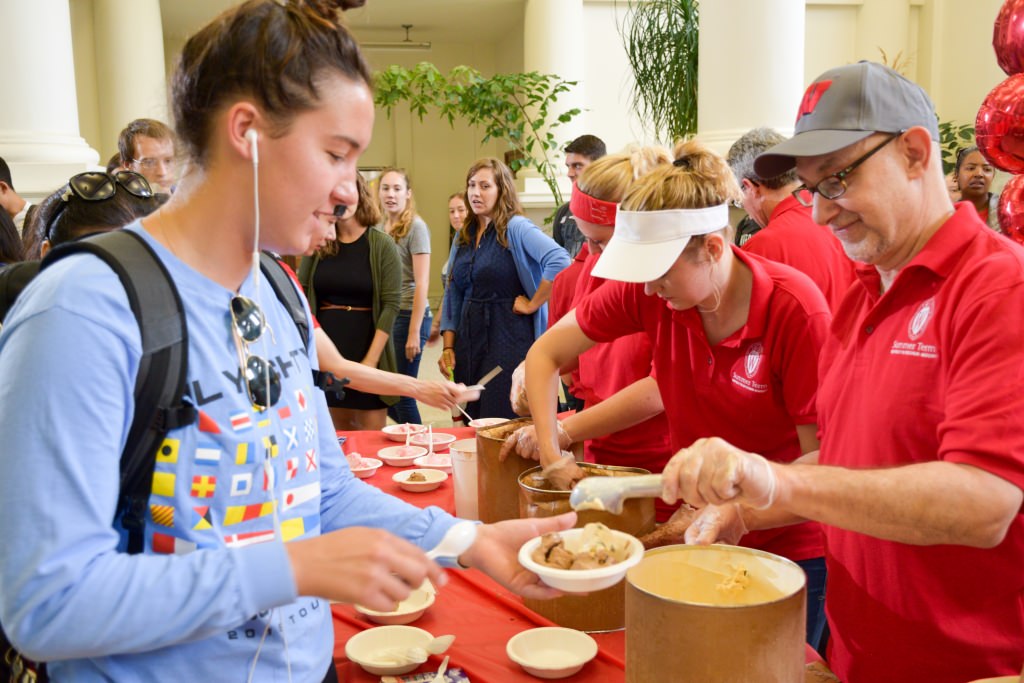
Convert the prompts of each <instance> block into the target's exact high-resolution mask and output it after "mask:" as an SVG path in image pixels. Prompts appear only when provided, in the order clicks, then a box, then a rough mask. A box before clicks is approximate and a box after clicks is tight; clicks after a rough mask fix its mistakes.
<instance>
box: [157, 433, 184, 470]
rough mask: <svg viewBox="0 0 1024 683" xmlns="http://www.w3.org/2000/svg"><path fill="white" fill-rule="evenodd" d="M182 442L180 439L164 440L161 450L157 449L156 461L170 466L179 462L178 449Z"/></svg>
mask: <svg viewBox="0 0 1024 683" xmlns="http://www.w3.org/2000/svg"><path fill="white" fill-rule="evenodd" d="M179 446H181V441H179V440H178V439H164V440H163V443H161V444H160V448H158V449H156V461H157V462H162V463H165V464H168V465H173V464H174V463H176V462H178V447H179Z"/></svg>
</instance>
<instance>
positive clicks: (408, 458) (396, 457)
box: [377, 446, 427, 467]
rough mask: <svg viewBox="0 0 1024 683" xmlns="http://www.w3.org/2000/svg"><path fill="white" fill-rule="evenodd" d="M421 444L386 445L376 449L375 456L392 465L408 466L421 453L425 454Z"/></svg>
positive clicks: (425, 451)
mask: <svg viewBox="0 0 1024 683" xmlns="http://www.w3.org/2000/svg"><path fill="white" fill-rule="evenodd" d="M426 454H427V449H426V448H424V447H423V446H388V447H387V448H382V449H380V450H379V451H377V457H378V458H380V459H381V460H383V461H384V462H386V463H387V464H389V465H391V466H392V467H408V466H409V465H411V464H412V463H413V461H414V460H415V459H416V458H418V457H420V456H421V455H426Z"/></svg>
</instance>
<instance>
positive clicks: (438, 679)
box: [430, 655, 448, 683]
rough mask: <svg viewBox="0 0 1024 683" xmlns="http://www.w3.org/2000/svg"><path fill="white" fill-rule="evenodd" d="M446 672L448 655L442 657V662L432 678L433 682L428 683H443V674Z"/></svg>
mask: <svg viewBox="0 0 1024 683" xmlns="http://www.w3.org/2000/svg"><path fill="white" fill-rule="evenodd" d="M447 670H448V655H445V656H444V660H442V662H441V666H440V667H439V668H438V670H437V675H436V676H434V680H432V681H431V682H430V683H444V672H445V671H447Z"/></svg>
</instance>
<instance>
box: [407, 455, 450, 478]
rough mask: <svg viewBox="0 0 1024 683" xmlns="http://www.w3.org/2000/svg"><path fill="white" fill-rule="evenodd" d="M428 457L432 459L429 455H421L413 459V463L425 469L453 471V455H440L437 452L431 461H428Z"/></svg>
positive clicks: (447, 472)
mask: <svg viewBox="0 0 1024 683" xmlns="http://www.w3.org/2000/svg"><path fill="white" fill-rule="evenodd" d="M428 459H430V456H429V455H421V456H420V457H418V458H416V459H415V460H413V463H412V464H414V465H416V467H419V468H420V469H424V470H438V471H439V472H444V473H445V474H451V473H452V456H450V455H448V454H445V455H438V454H437V453H435V454H434V456H433V459H432V461H431V462H428Z"/></svg>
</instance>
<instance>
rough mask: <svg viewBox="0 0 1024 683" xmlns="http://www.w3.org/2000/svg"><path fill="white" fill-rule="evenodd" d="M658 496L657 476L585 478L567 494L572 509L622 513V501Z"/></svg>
mask: <svg viewBox="0 0 1024 683" xmlns="http://www.w3.org/2000/svg"><path fill="white" fill-rule="evenodd" d="M660 495H661V475H660V474H645V475H641V476H638V477H585V478H583V479H580V480H579V481H578V482H576V488H574V489H573V490H572V493H570V494H569V505H571V506H572V509H573V510H605V511H608V512H610V513H612V514H613V515H621V514H622V504H623V501H625V499H626V498H657V497H658V496H660Z"/></svg>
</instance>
